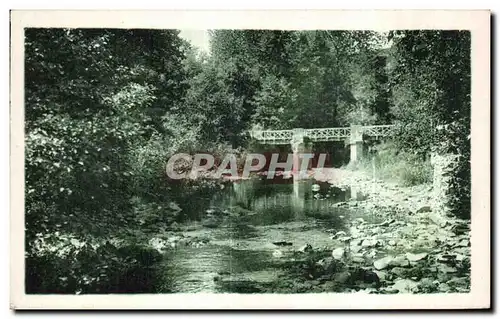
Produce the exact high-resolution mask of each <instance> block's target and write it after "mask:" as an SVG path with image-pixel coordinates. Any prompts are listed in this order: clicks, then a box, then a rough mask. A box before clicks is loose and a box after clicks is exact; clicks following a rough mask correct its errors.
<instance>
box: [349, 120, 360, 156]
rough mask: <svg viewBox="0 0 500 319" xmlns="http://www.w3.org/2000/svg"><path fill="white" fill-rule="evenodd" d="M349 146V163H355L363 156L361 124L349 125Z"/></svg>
mask: <svg viewBox="0 0 500 319" xmlns="http://www.w3.org/2000/svg"><path fill="white" fill-rule="evenodd" d="M349 145H350V147H351V159H350V162H351V163H356V162H358V161H360V160H361V159H362V158H363V129H362V127H361V125H351V136H350V138H349Z"/></svg>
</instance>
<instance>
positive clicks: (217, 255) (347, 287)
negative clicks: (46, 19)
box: [11, 11, 490, 308]
mask: <svg viewBox="0 0 500 319" xmlns="http://www.w3.org/2000/svg"><path fill="white" fill-rule="evenodd" d="M12 14H13V15H14V14H15V12H13V13H12ZM336 14H338V15H341V14H342V13H340V12H337V13H336ZM407 14H409V13H407ZM472 16H473V17H474V18H475V19H477V20H478V21H481V23H479V24H481V25H486V26H487V29H486V30H482V31H485V32H486V33H485V35H486V36H484V34H483V35H481V34H480V33H478V32H474V31H472V30H471V28H467V27H464V28H446V27H438V28H429V27H425V28H421V29H418V28H405V27H401V28H397V27H394V28H392V27H391V28H385V29H383V30H381V29H379V28H376V27H375V26H374V27H373V28H372V29H370V28H365V27H362V28H353V27H351V26H349V27H346V28H345V29H343V28H339V27H338V26H337V27H334V28H328V27H318V28H309V27H306V28H293V27H283V28H282V29H278V28H274V27H271V28H266V24H265V23H263V22H262V21H261V23H262V27H258V25H256V24H255V23H256V22H255V21H254V22H255V23H254V24H253V25H252V27H240V26H236V27H230V26H229V25H228V26H226V27H213V26H216V24H215V25H206V26H203V25H201V26H198V25H196V24H194V23H193V26H194V27H186V24H182V25H180V26H179V27H177V28H176V27H168V28H163V27H154V28H153V27H147V26H138V25H137V24H134V25H133V26H131V27H128V26H125V27H123V26H115V27H109V26H106V24H104V26H103V25H100V24H98V23H96V24H95V26H90V25H89V22H88V21H87V23H86V24H85V25H84V26H82V27H78V26H72V25H61V26H43V25H37V23H34V24H28V25H25V26H23V27H22V28H20V29H19V32H17V33H16V35H17V38H15V39H14V38H13V39H12V41H14V40H18V42H16V48H17V50H18V52H21V53H22V55H21V58H22V60H19V59H17V60H16V59H13V60H12V63H14V61H18V62H19V61H21V63H22V64H23V65H22V66H21V65H11V67H12V70H13V72H14V70H17V71H16V72H18V75H17V78H18V79H20V80H19V81H17V82H16V83H22V87H20V88H19V94H20V98H19V99H17V101H20V103H18V104H16V103H15V101H16V100H15V99H13V100H12V103H11V112H12V114H13V115H12V121H13V122H14V121H16V120H17V124H16V126H15V127H14V126H13V128H12V130H11V138H12V139H13V141H14V139H16V141H20V142H19V143H20V144H16V143H13V144H12V147H14V146H15V145H17V146H19V147H20V149H18V148H17V147H14V149H15V150H13V151H12V153H11V157H12V156H14V155H15V154H14V153H13V152H16V154H18V155H20V156H21V157H20V158H16V160H14V158H11V163H12V165H16V167H17V172H19V173H20V174H22V175H19V176H21V177H23V178H22V180H20V181H19V180H18V182H16V183H12V184H11V185H12V187H14V186H15V185H18V186H20V187H22V188H21V189H20V190H19V191H18V192H17V194H18V197H16V198H19V201H17V203H18V205H17V206H13V208H12V210H11V219H12V218H14V214H16V216H17V217H16V220H17V221H16V222H13V223H12V224H11V225H13V227H14V225H17V226H20V228H17V227H16V228H13V227H12V228H11V232H13V233H14V232H16V233H15V234H11V236H16V237H15V238H19V240H20V241H19V242H18V243H23V245H19V246H16V247H19V249H22V250H23V251H22V252H21V251H19V252H18V253H13V254H14V255H16V256H21V255H22V256H21V257H20V258H22V260H21V261H20V262H22V263H20V264H19V268H20V270H19V277H18V279H16V280H15V281H13V282H11V285H14V284H16V283H17V284H20V285H23V287H17V289H18V290H19V292H18V293H20V294H22V295H23V296H27V297H26V298H30V296H31V297H35V298H43V297H44V296H47V297H50V298H58V296H59V297H65V296H73V297H75V298H79V297H81V296H87V297H88V296H94V297H95V298H96V300H97V299H100V300H101V301H100V302H101V304H102V303H104V301H105V300H106V298H108V296H111V295H112V296H113V297H115V296H117V295H118V296H122V295H127V296H132V295H133V296H134V298H136V297H137V298H143V297H144V296H148V295H154V296H155V298H156V297H158V296H163V297H164V298H165V300H167V299H168V298H170V297H169V296H175V295H179V294H189V295H191V294H192V295H193V296H196V295H199V294H209V295H212V296H213V298H218V297H217V296H234V298H239V297H243V298H246V297H248V296H255V297H257V296H259V297H258V298H261V299H266V298H272V296H291V298H293V296H295V298H297V297H300V296H302V295H304V296H305V297H304V298H313V296H316V295H319V296H330V297H329V298H333V299H334V298H335V296H336V294H341V295H342V296H343V297H342V298H346V299H350V300H351V301H350V305H351V307H355V308H363V300H364V298H367V300H368V299H369V298H372V297H373V298H389V297H394V296H400V295H401V296H410V297H418V296H425V297H424V298H433V297H435V298H439V297H442V296H444V297H446V296H449V297H450V298H452V297H453V296H458V297H457V299H456V300H468V299H467V296H471V294H472V293H473V292H474V289H475V288H474V284H473V279H474V280H476V284H478V287H479V288H476V292H478V293H479V295H482V296H486V297H483V299H481V300H476V303H475V304H478V305H482V306H489V298H488V294H489V290H486V291H485V290H484V289H489V249H488V248H487V247H486V246H484V245H483V248H484V250H483V251H480V250H477V251H476V247H478V246H481V242H483V243H484V240H486V241H487V242H486V243H485V244H487V245H489V237H484V235H485V234H489V214H490V212H489V208H488V207H489V191H490V190H489V179H488V184H486V183H485V184H483V185H482V186H481V187H483V189H482V191H480V192H474V193H473V192H472V189H473V187H472V186H471V185H473V184H474V183H475V182H474V181H475V177H474V175H473V174H471V171H473V173H474V174H479V175H477V176H489V142H488V141H489V140H485V141H484V142H485V143H484V144H485V145H482V149H481V145H479V144H477V143H481V138H480V137H481V136H486V137H488V138H489V113H488V112H489V82H488V81H489V73H488V74H479V77H474V76H476V75H474V74H473V72H472V71H473V70H484V68H481V67H478V68H476V69H474V67H473V65H474V63H476V62H474V61H475V60H474V54H472V52H476V53H477V52H478V51H474V49H473V44H474V43H475V42H474V41H475V39H476V37H481V36H482V37H483V38H485V37H486V39H487V42H484V41H483V42H481V43H480V44H481V45H484V43H486V45H489V19H490V16H489V12H488V11H483V12H481V11H478V12H477V14H475V15H474V14H472V13H471V17H472ZM33 17H35V16H33ZM100 17H103V14H102V13H101V15H100ZM419 17H422V15H420V16H419ZM457 20H458V19H457ZM259 21H260V20H259ZM416 21H418V20H416ZM470 21H472V20H470ZM470 21H469V22H470ZM128 22H130V21H128ZM423 22H424V21H422V23H423ZM455 22H456V21H455ZM471 23H472V22H471ZM19 41H21V43H19ZM476 43H477V42H476ZM12 50H14V47H13V48H12ZM480 50H486V51H487V52H486V55H485V53H484V52H483V53H477V54H476V55H475V56H476V57H479V56H481V57H484V56H486V59H483V62H486V63H487V64H488V61H489V47H481V48H480ZM19 70H22V71H19ZM486 70H489V65H487V69H486ZM12 76H13V77H14V75H12ZM485 76H486V77H485ZM474 81H476V82H474ZM478 81H486V82H484V85H483V89H486V92H487V96H486V100H484V99H479V100H478V101H479V102H475V101H476V100H474V98H477V97H478V95H477V94H476V95H475V96H474V98H473V87H472V84H474V85H477V84H475V83H478ZM13 83H14V82H13ZM481 92H485V91H484V90H483V91H481ZM485 101H486V104H485ZM481 103H482V104H481ZM15 109H16V110H17V111H15ZM476 110H477V112H483V113H482V114H485V112H486V119H487V121H488V122H487V123H480V121H481V120H479V121H477V120H476V122H475V123H473V122H474V114H475V113H474V112H475V111H476ZM481 110H482V111H481ZM16 114H18V115H16ZM483 119H484V115H483ZM471 123H473V124H471ZM13 125H14V124H13ZM474 125H475V126H476V127H473V126H474ZM473 128H474V129H477V130H479V131H478V133H474V131H473ZM17 133H21V134H22V135H18V134H17ZM474 134H476V135H474ZM474 136H476V138H474ZM478 141H479V142H478ZM486 142H487V143H486ZM486 144H487V145H486ZM472 145H474V146H472ZM471 150H474V152H477V154H478V155H473V154H472V152H471ZM475 156H476V157H475ZM478 157H479V159H478V162H476V163H477V164H474V162H473V161H472V159H474V160H476V159H477V158H478ZM481 161H482V162H481ZM485 161H486V162H485ZM14 162H16V163H15V164H14ZM480 163H487V166H485V165H482V167H481V166H480V167H478V168H476V169H471V168H472V167H473V165H481V164H480ZM481 174H482V175H481ZM11 178H12V179H14V178H15V176H14V173H13V174H12V176H11ZM488 178H489V177H488ZM476 181H477V179H476ZM474 187H476V186H474ZM477 196H484V197H482V198H477ZM474 197H475V198H474ZM13 200H14V199H13ZM474 203H479V204H476V205H474ZM485 205H487V206H485ZM16 207H18V208H21V211H17V210H16ZM21 215H22V216H21ZM19 218H20V220H19ZM476 219H477V220H479V222H480V223H482V224H481V225H482V226H481V225H480V227H483V228H482V229H476V230H475V232H473V231H472V228H471V225H472V224H474V223H476V221H475V220H476ZM484 226H485V227H486V228H484ZM477 232H479V234H477ZM481 232H483V236H482V237H481V234H480V233H481ZM476 238H477V239H476ZM480 241H481V242H480ZM472 242H474V244H475V245H476V243H477V245H478V246H474V247H472V246H473V245H471V243H472ZM21 246H22V247H21ZM472 248H474V249H472ZM479 248H481V247H479ZM16 249H17V248H16ZM20 258H17V257H16V260H15V261H19V260H20ZM475 258H477V261H475V262H474V260H475ZM474 267H476V269H483V270H486V271H487V273H485V272H484V271H483V273H482V274H479V275H480V276H479V277H481V276H484V277H483V278H479V277H477V276H476V277H473V275H472V273H473V268H474ZM21 270H22V271H21ZM479 271H480V272H481V270H479ZM479 281H481V283H479ZM483 281H485V282H483ZM11 289H13V288H11ZM477 289H479V290H481V291H479V290H477ZM141 296H143V297H141ZM308 296H309V297H308ZM193 298H194V297H193ZM460 298H465V299H460ZM92 300H94V299H92ZM127 300H128V299H127ZM191 300H196V299H191ZM294 300H300V299H294ZM408 300H411V299H408ZM426 300H432V299H426ZM436 300H437V299H436ZM448 300H453V299H448ZM86 302H87V303H89V301H86ZM191 303H194V304H191V305H189V306H188V307H189V308H193V307H197V305H196V301H192V302H191ZM255 303H256V304H257V305H258V301H256V302H255ZM462 303H463V301H462ZM436 304H438V303H436ZM471 304H473V303H472V300H471ZM353 305H354V306H353ZM426 305H427V306H426ZM448 305H452V306H453V307H458V308H460V307H461V305H460V304H453V303H448ZM463 305H465V304H462V306H463ZM19 306H21V304H19ZM23 306H26V307H28V308H29V305H28V304H24V305H23ZM429 306H431V303H429V302H428V301H426V302H425V303H424V304H422V303H421V306H419V307H421V308H426V307H429ZM68 307H69V306H68ZM160 307H161V305H160ZM174 307H175V306H174ZM294 307H295V308H300V304H296V305H295V306H294ZM326 307H328V306H326ZM336 307H337V308H338V307H342V305H339V304H336ZM401 307H402V308H405V306H404V305H401ZM408 307H410V308H413V307H412V306H411V304H407V305H406V308H408Z"/></svg>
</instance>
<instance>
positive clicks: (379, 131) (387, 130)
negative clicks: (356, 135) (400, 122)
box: [363, 125, 394, 137]
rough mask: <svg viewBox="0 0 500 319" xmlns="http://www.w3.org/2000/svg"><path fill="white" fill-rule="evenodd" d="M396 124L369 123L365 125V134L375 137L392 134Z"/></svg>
mask: <svg viewBox="0 0 500 319" xmlns="http://www.w3.org/2000/svg"><path fill="white" fill-rule="evenodd" d="M393 130H394V125H369V126H363V134H366V135H368V136H374V137H382V136H389V135H392V133H393Z"/></svg>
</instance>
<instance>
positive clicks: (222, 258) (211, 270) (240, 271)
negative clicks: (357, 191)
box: [165, 179, 352, 292]
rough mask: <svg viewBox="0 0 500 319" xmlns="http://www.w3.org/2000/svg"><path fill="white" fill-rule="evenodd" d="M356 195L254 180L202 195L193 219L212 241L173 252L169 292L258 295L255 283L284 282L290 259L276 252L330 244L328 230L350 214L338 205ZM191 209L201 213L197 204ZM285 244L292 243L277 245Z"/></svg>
mask: <svg viewBox="0 0 500 319" xmlns="http://www.w3.org/2000/svg"><path fill="white" fill-rule="evenodd" d="M351 194H352V193H351V191H350V190H349V189H340V188H337V187H333V186H331V185H330V184H329V183H322V182H317V181H314V180H300V181H298V182H297V181H296V182H295V183H294V182H293V181H292V182H291V183H280V184H273V183H272V181H271V182H270V181H268V180H265V179H253V180H246V181H240V182H237V183H233V184H232V185H231V187H225V188H224V189H221V190H220V191H218V192H217V193H215V194H213V195H212V196H211V198H210V200H209V201H208V202H207V200H206V197H203V201H204V203H205V205H206V206H205V207H204V208H203V209H202V211H201V212H191V213H190V215H191V216H199V218H198V219H199V220H200V223H201V225H202V226H203V227H202V229H201V230H198V233H197V234H199V233H200V232H202V233H203V236H207V237H209V238H210V239H211V240H210V243H209V244H208V245H206V246H203V247H197V248H193V247H185V248H179V249H175V250H173V251H170V252H169V253H168V256H167V262H166V263H167V264H168V265H166V266H165V267H166V268H165V274H168V275H166V277H168V278H169V279H168V282H169V285H170V288H169V290H168V291H177V292H195V291H219V292H220V291H225V292H258V290H259V288H258V285H255V284H252V283H255V282H272V281H274V280H279V278H278V277H277V276H278V274H280V273H281V272H282V271H283V267H282V264H283V259H286V258H281V257H280V258H277V256H281V255H280V254H276V251H275V250H276V249H280V250H283V249H285V250H286V249H288V250H290V251H293V250H297V249H298V247H299V246H301V245H304V244H305V243H311V244H313V245H315V247H318V246H320V245H328V244H330V243H331V240H330V239H329V237H328V235H327V234H326V232H325V230H326V229H329V230H331V229H338V230H341V229H343V227H344V223H345V222H346V218H345V216H347V215H348V214H347V213H346V211H345V208H341V207H338V205H335V204H336V203H338V202H341V201H346V200H348V199H349V198H350V196H351ZM193 201H196V199H193ZM208 203H209V204H208ZM181 207H182V206H181ZM189 207H196V209H200V207H199V205H197V204H194V203H190V205H189ZM281 240H284V241H287V242H290V243H291V245H290V246H287V247H279V248H278V247H275V246H273V242H277V241H281ZM225 275H231V276H237V278H236V279H233V280H232V281H230V283H228V282H226V281H224V280H223V279H217V278H219V277H218V276H225ZM166 282H167V280H166ZM165 291H167V289H165Z"/></svg>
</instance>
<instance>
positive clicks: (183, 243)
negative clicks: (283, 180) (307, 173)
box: [163, 169, 470, 293]
mask: <svg viewBox="0 0 500 319" xmlns="http://www.w3.org/2000/svg"><path fill="white" fill-rule="evenodd" d="M315 178H316V180H317V181H318V183H319V184H322V186H321V187H322V188H325V184H326V188H327V189H331V190H334V189H345V190H347V191H346V192H347V193H346V194H344V195H343V197H342V196H341V197H339V198H337V199H336V200H334V201H331V200H330V201H328V200H329V199H331V198H321V197H320V198H317V199H315V200H314V201H315V203H323V204H322V206H320V208H319V209H317V208H316V210H315V211H314V213H312V211H311V209H310V208H306V209H305V210H304V211H303V212H302V213H304V214H305V217H301V218H296V217H293V218H292V219H289V220H283V221H270V223H268V224H262V223H261V222H262V219H263V218H268V216H269V214H277V213H278V212H277V211H276V210H273V209H271V210H268V211H266V212H262V211H259V210H258V209H254V211H252V210H242V209H241V208H238V207H236V208H237V209H235V207H227V208H226V209H223V210H221V211H220V212H219V213H217V214H219V215H221V216H225V217H221V218H222V219H223V220H224V222H221V223H220V224H218V225H210V227H207V226H208V225H207V224H206V223H205V224H204V223H203V222H199V223H195V224H190V225H185V226H181V227H180V228H179V229H178V230H177V231H176V232H174V233H170V234H165V236H164V238H165V240H166V241H164V242H163V247H164V248H165V249H166V250H167V251H168V253H167V254H168V255H169V260H171V264H176V265H183V266H182V269H179V271H178V272H177V277H178V279H179V284H178V286H179V289H180V290H179V292H186V291H185V290H184V289H186V285H187V284H188V283H189V286H190V287H191V288H189V289H190V290H189V291H191V292H193V291H206V290H208V291H224V292H274V293H307V292H366V293H398V292H399V293H433V292H467V291H469V289H470V241H469V223H468V222H465V221H461V220H458V219H456V218H453V217H448V216H445V215H444V214H443V213H442V212H439V211H433V209H432V206H433V205H432V201H433V197H432V194H433V193H432V186H431V185H427V184H424V185H419V186H413V187H401V186H399V185H397V184H396V183H389V182H386V181H380V180H376V179H374V178H372V177H370V176H367V175H366V174H365V173H363V172H360V171H350V170H346V169H324V170H323V171H322V172H316V174H315ZM328 185H330V186H328ZM332 196H333V195H332ZM327 197H328V196H327ZM324 204H326V205H324ZM214 213H216V212H215V211H214V210H213V209H212V210H211V214H214ZM250 219H253V220H254V221H253V222H251V221H250ZM325 222H326V223H325ZM186 247H188V248H186ZM245 256H251V258H245ZM201 265H203V267H201ZM236 265H237V266H236ZM200 267H201V268H200ZM187 269H190V270H189V271H188V270H187Z"/></svg>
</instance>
